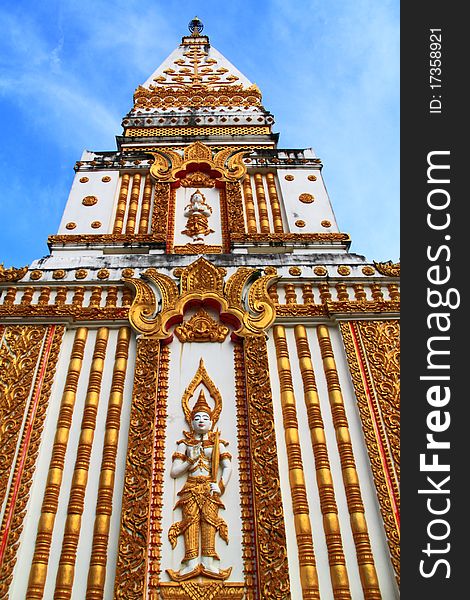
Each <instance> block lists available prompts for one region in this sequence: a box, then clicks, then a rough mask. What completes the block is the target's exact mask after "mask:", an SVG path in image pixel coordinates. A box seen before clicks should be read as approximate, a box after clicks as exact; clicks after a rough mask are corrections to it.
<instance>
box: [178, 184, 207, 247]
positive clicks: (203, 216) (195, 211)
mask: <svg viewBox="0 0 470 600" xmlns="http://www.w3.org/2000/svg"><path fill="white" fill-rule="evenodd" d="M183 214H184V216H185V217H187V219H188V221H187V223H186V229H184V230H183V231H182V232H181V233H184V234H185V235H187V236H189V237H192V238H193V242H201V241H203V237H201V236H204V235H209V233H214V230H213V229H211V228H210V227H209V220H208V219H209V217H210V216H211V214H212V208H211V207H210V206H209V204H207V202H206V199H205V198H204V196H203V194H201V192H200V190H196V191H195V192H194V194H192V196H191V198H190V199H189V204H188V205H186V206H185V207H184V213H183Z"/></svg>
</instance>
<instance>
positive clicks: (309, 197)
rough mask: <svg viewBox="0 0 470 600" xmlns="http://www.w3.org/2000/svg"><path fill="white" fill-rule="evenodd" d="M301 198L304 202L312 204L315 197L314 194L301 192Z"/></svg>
mask: <svg viewBox="0 0 470 600" xmlns="http://www.w3.org/2000/svg"><path fill="white" fill-rule="evenodd" d="M299 200H300V201H301V202H303V203H304V204H311V203H312V202H313V201H314V200H315V198H314V197H313V196H312V194H306V193H305V194H300V196H299Z"/></svg>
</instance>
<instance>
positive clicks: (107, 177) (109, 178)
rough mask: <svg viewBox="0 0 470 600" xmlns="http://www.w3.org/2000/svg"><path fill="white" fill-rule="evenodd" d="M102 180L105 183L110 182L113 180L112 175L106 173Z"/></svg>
mask: <svg viewBox="0 0 470 600" xmlns="http://www.w3.org/2000/svg"><path fill="white" fill-rule="evenodd" d="M101 181H102V182H103V183H109V182H110V181H111V177H110V176H109V175H105V176H104V177H102V178H101Z"/></svg>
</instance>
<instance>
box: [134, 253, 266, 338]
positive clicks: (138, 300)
mask: <svg viewBox="0 0 470 600" xmlns="http://www.w3.org/2000/svg"><path fill="white" fill-rule="evenodd" d="M225 274H226V269H224V268H223V267H216V266H215V265H213V264H212V263H211V262H210V261H208V260H207V259H205V258H199V259H197V260H196V261H194V262H193V263H192V264H191V265H189V266H188V267H185V268H178V269H175V271H174V275H175V276H176V277H178V278H179V279H180V286H179V288H178V285H177V284H176V282H175V281H174V280H173V279H171V278H170V277H168V276H167V275H164V274H162V273H159V272H158V271H157V270H156V269H153V268H151V269H147V271H145V273H143V274H142V276H141V279H134V278H129V279H125V280H124V281H125V283H126V285H128V286H130V287H131V288H133V289H134V291H135V298H134V302H133V303H132V306H131V307H130V309H129V321H130V322H131V325H132V326H133V327H134V328H135V329H136V330H137V331H138V332H139V333H141V334H143V335H144V336H147V337H152V338H158V339H162V340H166V341H168V342H169V341H171V339H172V333H171V332H170V327H171V326H172V325H174V324H177V323H181V322H182V321H183V317H184V312H185V310H186V309H187V308H189V307H191V306H209V307H211V308H214V309H215V310H217V311H218V312H219V314H220V320H221V321H222V322H224V323H228V324H230V325H231V326H232V327H233V328H234V334H233V335H235V336H236V337H245V336H246V335H259V334H261V333H263V332H264V331H265V330H266V329H267V328H268V327H270V326H271V324H272V323H273V322H274V319H275V316H276V313H275V307H274V304H273V301H272V299H271V298H270V297H269V294H268V288H269V286H270V285H271V284H272V283H274V281H276V280H277V279H278V276H277V273H276V270H275V269H273V268H268V269H266V270H265V271H264V273H263V272H262V271H261V270H260V269H254V268H248V267H240V268H239V269H238V270H237V271H236V272H235V273H234V274H233V275H232V276H231V277H230V278H229V279H228V281H227V282H224V276H225ZM158 295H159V296H160V303H159V302H158V301H157V296H158Z"/></svg>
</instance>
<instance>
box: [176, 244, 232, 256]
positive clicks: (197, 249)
mask: <svg viewBox="0 0 470 600" xmlns="http://www.w3.org/2000/svg"><path fill="white" fill-rule="evenodd" d="M173 253H174V254H221V253H222V246H213V245H211V244H189V243H188V244H185V245H184V246H174V247H173Z"/></svg>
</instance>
